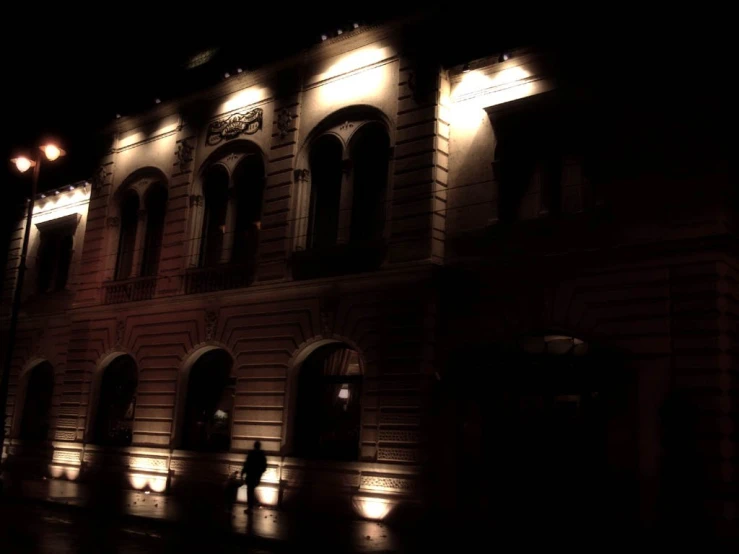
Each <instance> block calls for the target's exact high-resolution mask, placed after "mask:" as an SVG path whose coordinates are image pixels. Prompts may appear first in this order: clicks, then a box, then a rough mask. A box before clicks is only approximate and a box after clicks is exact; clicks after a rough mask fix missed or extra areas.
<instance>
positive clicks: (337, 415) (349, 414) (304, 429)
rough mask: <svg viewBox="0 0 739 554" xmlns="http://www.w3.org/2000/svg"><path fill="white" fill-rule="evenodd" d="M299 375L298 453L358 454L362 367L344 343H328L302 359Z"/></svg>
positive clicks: (332, 457)
mask: <svg viewBox="0 0 739 554" xmlns="http://www.w3.org/2000/svg"><path fill="white" fill-rule="evenodd" d="M299 371H300V373H299V375H298V397H297V413H296V419H295V437H294V445H295V448H294V449H295V454H296V455H297V456H301V457H304V458H314V459H324V460H356V459H357V458H358V455H359V430H360V397H361V390H362V367H361V361H360V358H359V354H358V353H357V352H356V351H354V350H352V349H350V348H348V347H347V346H346V345H345V344H342V343H335V344H327V345H325V346H322V347H320V348H318V349H317V350H316V351H315V352H313V353H312V354H311V355H310V356H309V357H308V358H307V359H306V360H305V362H303V364H302V366H301V367H300V369H299Z"/></svg>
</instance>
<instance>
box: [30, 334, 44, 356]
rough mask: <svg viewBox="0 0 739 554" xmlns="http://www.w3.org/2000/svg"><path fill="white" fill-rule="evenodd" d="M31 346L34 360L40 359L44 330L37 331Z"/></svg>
mask: <svg viewBox="0 0 739 554" xmlns="http://www.w3.org/2000/svg"><path fill="white" fill-rule="evenodd" d="M34 342H35V343H34V345H33V355H32V357H34V358H42V357H43V355H42V352H43V342H44V330H43V329H39V331H38V333H37V334H36V340H35V341H34Z"/></svg>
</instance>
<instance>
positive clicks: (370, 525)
mask: <svg viewBox="0 0 739 554" xmlns="http://www.w3.org/2000/svg"><path fill="white" fill-rule="evenodd" d="M9 492H10V494H9V495H8V498H9V499H10V500H11V501H13V500H14V501H19V502H35V503H43V504H45V505H47V506H52V507H55V508H58V509H67V510H86V509H87V507H86V506H87V501H88V498H89V491H88V490H87V487H86V486H85V485H84V484H80V483H75V482H72V481H63V480H57V479H44V480H38V481H29V480H26V481H22V482H20V483H16V484H15V487H14V488H13V489H12V490H11V491H9ZM123 504H124V508H123V513H122V514H121V516H122V519H124V520H129V521H137V522H140V523H149V524H157V525H181V524H183V521H185V519H184V518H183V516H184V515H185V514H184V513H183V511H182V509H183V507H182V506H179V505H178V502H177V500H176V499H175V497H172V496H167V495H163V494H158V493H154V492H151V493H148V494H147V493H144V492H141V491H133V490H131V491H126V492H125V496H124V503H123ZM245 508H246V506H245V505H244V504H236V506H235V507H234V508H233V511H232V515H231V528H230V531H231V533H233V536H234V537H235V538H237V539H238V538H241V539H243V540H245V541H247V542H249V543H253V544H255V545H260V544H261V545H264V546H267V547H269V548H280V549H282V548H289V547H290V546H293V545H298V544H301V545H303V546H305V543H306V541H308V542H312V543H315V542H318V543H320V544H322V545H324V546H327V547H329V548H331V549H333V548H335V549H337V550H341V551H351V552H366V553H379V552H404V551H406V548H404V547H403V541H402V540H401V534H400V533H398V532H397V531H395V530H393V529H391V528H390V527H388V526H387V525H384V524H382V523H378V522H371V521H362V520H349V519H347V520H336V519H334V518H330V517H329V518H324V519H322V520H318V519H311V520H308V519H307V518H306V517H305V515H302V514H300V513H296V512H284V511H280V510H275V509H267V508H262V509H258V510H255V511H254V513H253V514H252V515H249V514H247V513H246V510H245ZM225 520H227V516H225V514H224V521H225ZM225 530H226V527H224V531H225Z"/></svg>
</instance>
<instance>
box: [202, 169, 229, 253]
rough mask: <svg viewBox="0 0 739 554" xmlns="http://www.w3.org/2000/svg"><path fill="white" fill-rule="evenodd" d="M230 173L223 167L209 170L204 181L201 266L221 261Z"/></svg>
mask: <svg viewBox="0 0 739 554" xmlns="http://www.w3.org/2000/svg"><path fill="white" fill-rule="evenodd" d="M228 181H229V177H228V171H227V170H226V168H225V167H224V166H222V165H213V166H211V167H210V168H208V170H207V173H206V175H205V178H204V181H203V198H204V202H205V211H204V214H203V232H202V236H201V239H200V266H201V267H210V266H214V265H216V264H218V263H220V261H221V255H222V252H223V241H224V235H225V233H226V209H227V207H228Z"/></svg>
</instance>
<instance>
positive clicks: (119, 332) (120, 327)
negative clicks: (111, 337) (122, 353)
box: [115, 319, 126, 346]
mask: <svg viewBox="0 0 739 554" xmlns="http://www.w3.org/2000/svg"><path fill="white" fill-rule="evenodd" d="M125 333H126V322H125V321H123V320H122V319H119V320H118V323H116V326H115V344H116V346H120V345H121V344H122V343H123V335H124V334H125Z"/></svg>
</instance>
